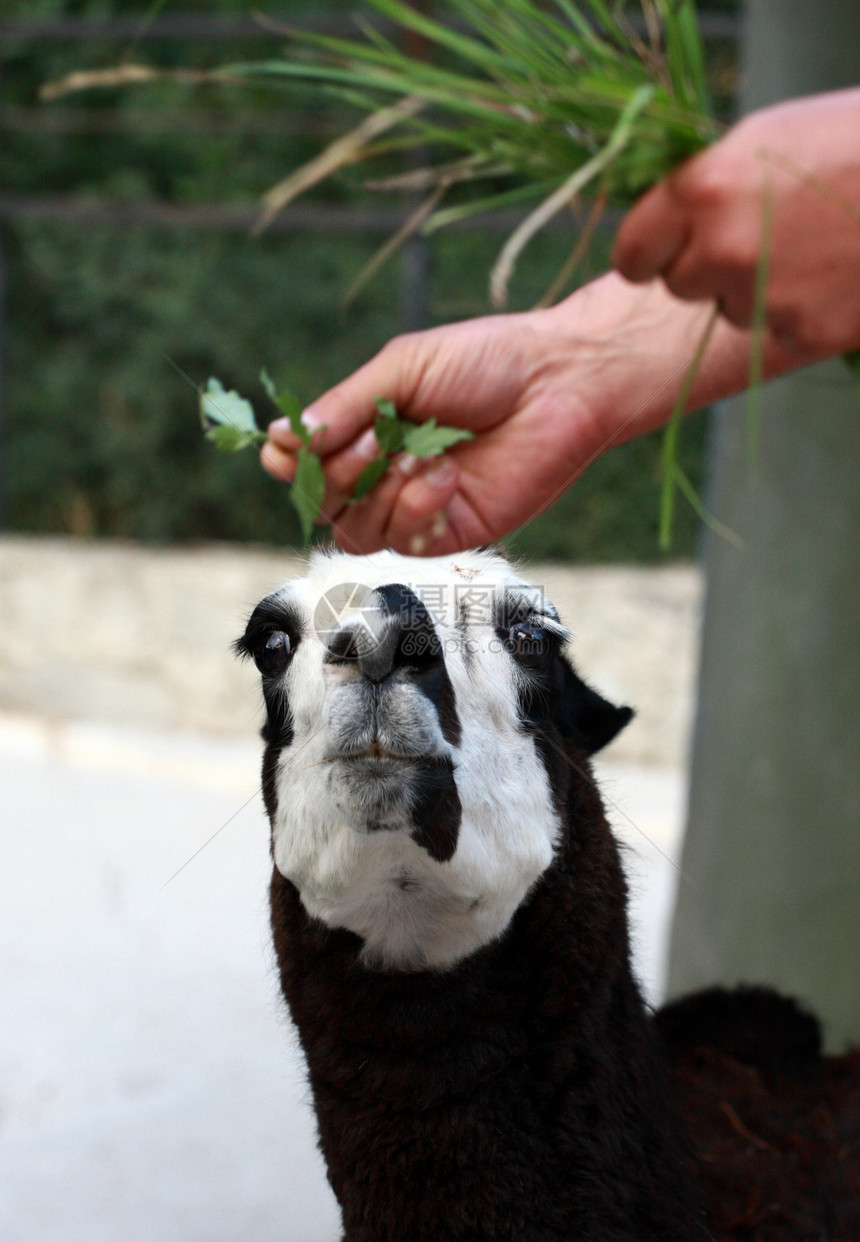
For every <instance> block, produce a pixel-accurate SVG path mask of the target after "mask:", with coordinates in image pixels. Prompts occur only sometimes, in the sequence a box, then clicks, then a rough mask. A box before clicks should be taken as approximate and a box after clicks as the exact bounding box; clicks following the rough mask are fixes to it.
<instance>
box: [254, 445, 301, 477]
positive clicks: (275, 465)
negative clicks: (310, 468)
mask: <svg viewBox="0 0 860 1242" xmlns="http://www.w3.org/2000/svg"><path fill="white" fill-rule="evenodd" d="M260 465H261V466H262V467H263V469H264V470H265V471H266V473H267V474H270V475H271V476H272V478H273V479H277V480H278V481H279V482H280V483H292V481H293V479H294V478H295V474H296V457H295V453H291V452H288V451H287V450H286V449H283V448H281V446H280V444H278V443H276V442H274V441H272V440H267V441H266V443H265V444H264V445H263V447H262V448H261V449H260Z"/></svg>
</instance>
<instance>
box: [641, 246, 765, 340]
mask: <svg viewBox="0 0 860 1242" xmlns="http://www.w3.org/2000/svg"><path fill="white" fill-rule="evenodd" d="M662 279H663V282H664V284H665V285H666V288H667V289H668V290H669V292H670V293H671V294H673V296H674V297H676V298H681V299H682V300H684V301H687V302H704V301H715V302H716V303H717V304H718V306H719V308H720V314H721V315H722V316H723V318H724V319H727V320H728V321H729V322H730V323H733V324H734V325H735V327H738V328H748V327H749V326H750V324H751V323H752V320H753V316H754V313H755V283H754V275H752V274H751V271H750V270H749V269H748V268H745V267H738V266H737V265H734V264H732V263H731V262H728V261H716V260H713V259H712V260H710V261H709V260H708V259H706V258H705V257H704V256H703V255H701V254H699V253H698V252H697V251H696V249H695V248H694V247H692V246H691V247H687V248H686V249H685V250H683V251H682V252H681V254H680V255H679V256H678V257H677V259H675V261H674V262H673V263H670V264H669V266H668V268H666V270H665V271H664V272H663V273H662Z"/></svg>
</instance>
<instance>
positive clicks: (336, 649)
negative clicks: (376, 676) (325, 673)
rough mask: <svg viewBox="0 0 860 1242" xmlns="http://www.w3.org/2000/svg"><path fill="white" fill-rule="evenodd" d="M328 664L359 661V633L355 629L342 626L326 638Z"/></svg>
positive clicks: (326, 660)
mask: <svg viewBox="0 0 860 1242" xmlns="http://www.w3.org/2000/svg"><path fill="white" fill-rule="evenodd" d="M325 648H326V650H325V662H326V664H341V663H344V664H345V663H347V662H352V661H355V660H357V659H358V654H359V650H358V633H357V631H356V630H355V629H353V628H351V627H347V626H342V627H341V628H340V629H337V630H333V631H332V632H331V633H330V634H328V635H327V636H326V644H325Z"/></svg>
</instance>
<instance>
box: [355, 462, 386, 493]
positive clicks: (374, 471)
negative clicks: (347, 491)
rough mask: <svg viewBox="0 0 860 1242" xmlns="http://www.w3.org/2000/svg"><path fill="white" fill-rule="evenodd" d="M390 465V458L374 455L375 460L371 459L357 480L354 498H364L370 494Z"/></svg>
mask: <svg viewBox="0 0 860 1242" xmlns="http://www.w3.org/2000/svg"><path fill="white" fill-rule="evenodd" d="M390 465H391V462H390V460H389V459H388V458H387V457H383V456H380V457H374V459H373V461H369V462H368V463H367V465H366V466H365V467H364V469H363V470H362V472H361V474H360V475H359V476H358V478H357V480H356V483H355V487H354V488H353V492H352V500H353V501H357V500H364V498H365V496H368V495H369V494H370V493H371V492H372V491H373V489H374V488H375V487H376V485H377V483H378V482H379V481H380V479H381V478H382V476H383V475H384V474H385V472H386V470H387V469H388V467H389V466H390Z"/></svg>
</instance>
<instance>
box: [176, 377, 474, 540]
mask: <svg viewBox="0 0 860 1242" xmlns="http://www.w3.org/2000/svg"><path fill="white" fill-rule="evenodd" d="M260 382H261V384H262V385H263V388H264V389H265V391H266V393H267V395H268V396H269V398H270V399H271V400H272V402H273V403H274V405H275V406H276V407H277V409H278V410H280V412H281V414H283V415H284V416H285V417H286V418H287V419H288V420H289V424H290V429H291V430H292V432H293V434H294V435H295V436H296V437H297V438H298V439H299V440H300V441H301V444H300V447H299V450H298V453H297V454H296V473H295V477H294V478H293V483H292V486H291V487H290V501H291V503H292V506H293V508H294V509H295V510H296V513H297V514H298V516H299V521H300V522H301V526H302V537H303V539H304V541H305V544H308V543H309V542H310V539H311V535H312V534H313V528H314V526H315V524H316V523H317V521H318V520H319V516H320V511H321V509H322V503H323V500H324V498H325V488H326V482H325V470H324V469H323V464H322V461H321V459H320V456H319V454H318V453H317V452H316V451H315V450H314V448H313V443H312V442H313V439H314V436H315V435H317V434H318V433H319V432H320V431H322V430H323V428H322V427H320V428H317V429H316V430H315V431H314V432H310V431H309V430H308V429H307V427H305V425H304V423H303V422H302V404H301V402H300V401H299V399H298V397H296V396H295V394H294V393H291V392H289V391H288V390H286V389H282V390H279V389H278V388H277V386H276V385H275V383H274V381H273V380H272V378H271V376H270V375H269V373H268V371H266V370H265V368H264V369H263V370H262V371H261V372H260ZM200 421H201V423H202V424H203V429H204V433H205V435H206V439H207V440H209V442H210V443H211V444H214V446H215V448H217V449H220V450H221V451H222V452H227V453H235V452H237V451H239V450H240V449H245V448H249V447H252V446H253V447H257V448H259V447H260V446H261V445H262V444H265V442H266V439H267V435H266V433H265V431H261V430H260V428H259V427H258V426H257V420H256V417H255V415H254V407H253V406H252V405H251V402H250V401H248V400H247V399H246V398H245V397H241V396H240V395H239V393H238V392H236V391H235V389H231V390H229V391H228V390H227V389H225V388H224V386H223V385H222V384H221V382H220V381H219V380H217V379H210V380H209V383H208V386H207V388H206V391H205V392H201V394H200ZM373 430H374V434H375V436H376V442H377V444H378V445H379V454H378V456H376V457H374V458H373V459H372V460H371V461H369V462H368V463H367V465H366V466H365V467H364V469H363V470H362V471H361V474H360V475H359V476H358V479H357V480H356V484H355V488H354V490H353V494H352V496H351V498H350V501H351V503H356V502H357V501H359V500H363V499H364V498H365V496H368V495H369V494H370V493H371V492H372V491H373V489H374V488H375V487H376V485H377V483H379V482H380V480H381V479H382V477H383V475H384V474H385V472H386V471H387V470H388V468H389V466H390V465H391V463H392V461H393V460H394V459H395V457H396V456H397V455H398V454H399V453H405V454H408V455H409V456H411V457H418V458H429V457H439V456H441V454H442V453H444V452H445V450H446V449H448V448H451V447H452V446H453V445H455V444H460V443H463V442H464V441H467V440H471V439H473V438H474V437H473V433H472V432H471V431H467V430H466V429H465V428H463V427H440V426H439V425H438V423H437V422H436V419H435V418H431V419H428V420H427V422H424V423H413V422H410V421H409V420H408V419H405V418H400V416H399V415H398V413H397V409H396V408H395V406H394V403H393V402H391V401H388V400H387V399H385V398H384V397H377V398H376V419H375V422H374V424H373Z"/></svg>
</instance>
